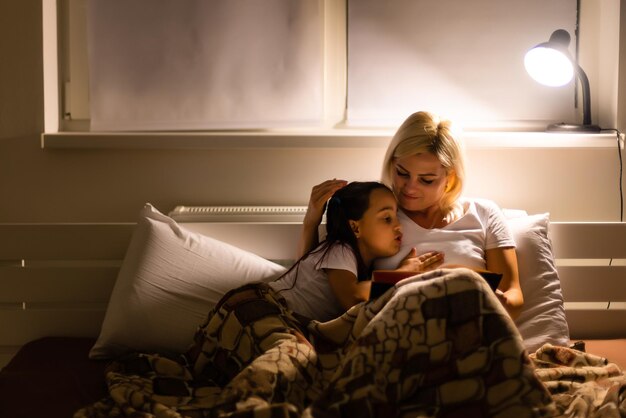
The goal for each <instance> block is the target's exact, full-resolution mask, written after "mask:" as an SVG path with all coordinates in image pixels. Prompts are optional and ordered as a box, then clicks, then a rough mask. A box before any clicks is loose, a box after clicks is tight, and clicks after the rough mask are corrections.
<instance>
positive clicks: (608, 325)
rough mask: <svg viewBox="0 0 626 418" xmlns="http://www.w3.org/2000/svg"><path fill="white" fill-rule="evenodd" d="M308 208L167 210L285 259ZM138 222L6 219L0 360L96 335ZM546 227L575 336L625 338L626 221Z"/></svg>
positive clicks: (190, 224)
mask: <svg viewBox="0 0 626 418" xmlns="http://www.w3.org/2000/svg"><path fill="white" fill-rule="evenodd" d="M304 210H305V208H304V207H276V206H272V207H269V208H268V207H237V208H225V207H219V208H206V209H203V210H197V209H189V208H188V207H187V209H185V210H183V209H182V208H177V209H176V210H175V211H173V212H172V213H171V216H172V217H173V218H174V219H176V220H177V221H178V222H180V223H181V224H183V226H184V227H186V228H189V229H191V230H194V231H198V232H201V233H205V234H208V235H210V236H212V237H214V238H216V239H219V240H222V241H225V242H228V243H230V244H233V245H236V246H238V247H240V248H243V249H246V250H248V251H251V252H254V253H257V254H259V255H261V256H263V257H266V258H268V259H273V260H288V259H293V258H294V257H295V253H296V246H297V242H298V239H299V234H300V226H301V220H302V216H303V215H304ZM133 228H134V224H132V223H69V224H67V223H64V224H25V223H20V224H6V223H4V224H2V223H0V367H1V366H2V365H4V364H5V363H6V361H8V359H9V358H11V356H12V355H13V353H15V352H16V351H17V349H18V348H19V347H20V346H21V345H23V344H25V343H26V342H28V341H31V340H34V339H37V338H40V337H44V336H86V337H96V336H97V335H98V333H99V331H100V326H101V323H102V320H103V317H104V312H105V310H106V307H107V303H108V300H109V297H110V294H111V291H112V289H113V285H114V283H115V279H116V277H117V272H118V270H119V267H120V265H121V262H122V260H123V258H124V255H125V253H126V248H127V246H128V243H129V241H130V237H131V235H132V232H133ZM550 231H551V236H552V239H553V243H554V252H555V255H556V257H557V258H558V259H560V260H558V261H559V274H560V276H561V282H562V287H563V294H564V297H565V300H566V310H567V319H568V322H569V324H570V330H571V332H572V337H573V338H618V337H619V338H625V337H626V320H624V319H625V318H626V265H625V260H626V224H624V223H614V222H609V223H562V222H555V223H552V224H551V227H550ZM610 259H612V262H611V265H609V260H610ZM609 301H610V302H609Z"/></svg>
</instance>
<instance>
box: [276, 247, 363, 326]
mask: <svg viewBox="0 0 626 418" xmlns="http://www.w3.org/2000/svg"><path fill="white" fill-rule="evenodd" d="M318 248H319V247H318ZM316 250H317V249H316ZM323 254H324V251H319V252H313V253H312V254H310V255H309V256H308V257H306V258H305V259H303V260H302V261H301V262H300V264H299V265H298V266H297V267H295V268H294V269H293V270H291V271H290V272H289V274H287V275H285V276H283V277H282V278H280V279H278V280H277V281H275V282H271V283H269V285H270V286H271V287H272V288H273V289H274V290H277V291H280V290H282V289H284V290H282V291H281V292H280V295H282V296H283V297H284V298H285V299H286V300H287V306H289V308H290V309H292V310H293V311H295V312H297V313H299V314H301V315H304V316H306V317H308V318H310V319H316V320H318V321H321V322H325V321H329V320H331V319H334V318H337V317H338V316H340V315H341V314H343V313H344V312H345V309H344V308H343V307H342V306H341V304H340V303H339V301H338V300H337V298H336V297H335V294H334V293H333V290H332V288H331V287H330V283H329V282H328V276H327V275H326V272H325V271H324V269H337V270H347V271H349V272H351V273H353V274H354V277H357V260H356V256H355V255H354V252H353V251H352V249H351V248H350V247H349V246H347V245H342V244H334V245H332V246H331V247H330V248H329V249H328V252H327V253H326V256H325V257H324V259H323V260H322V261H321V262H319V260H320V258H321V257H322V255H323ZM294 280H295V284H294ZM292 286H293V287H292Z"/></svg>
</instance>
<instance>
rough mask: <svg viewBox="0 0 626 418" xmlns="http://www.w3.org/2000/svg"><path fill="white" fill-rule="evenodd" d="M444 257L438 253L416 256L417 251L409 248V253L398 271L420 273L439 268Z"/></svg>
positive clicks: (430, 252) (431, 252)
mask: <svg viewBox="0 0 626 418" xmlns="http://www.w3.org/2000/svg"><path fill="white" fill-rule="evenodd" d="M443 259H444V255H443V253H442V252H439V251H429V252H427V253H424V254H421V255H417V250H416V249H415V248H411V251H410V252H409V253H408V254H407V255H406V257H404V258H403V259H402V261H401V262H400V266H399V267H398V269H397V270H399V271H413V272H417V273H422V272H425V271H430V270H434V269H436V268H438V267H441V265H442V264H443Z"/></svg>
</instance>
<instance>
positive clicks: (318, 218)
mask: <svg viewBox="0 0 626 418" xmlns="http://www.w3.org/2000/svg"><path fill="white" fill-rule="evenodd" d="M346 184H348V182H347V181H345V180H337V179H332V180H326V181H325V182H323V183H320V184H318V185H316V186H313V189H312V190H311V197H310V198H309V205H308V207H307V210H306V214H305V215H304V220H303V221H302V232H301V234H300V241H299V242H298V253H297V254H296V260H298V259H299V258H300V257H302V256H303V255H304V254H306V253H307V252H309V251H310V250H312V249H313V248H315V247H316V246H317V244H319V237H318V234H317V228H318V227H319V225H320V223H322V216H324V210H325V209H326V202H327V201H328V199H330V198H331V196H332V195H333V193H335V192H336V191H337V190H339V189H341V188H342V187H344V186H345V185H346Z"/></svg>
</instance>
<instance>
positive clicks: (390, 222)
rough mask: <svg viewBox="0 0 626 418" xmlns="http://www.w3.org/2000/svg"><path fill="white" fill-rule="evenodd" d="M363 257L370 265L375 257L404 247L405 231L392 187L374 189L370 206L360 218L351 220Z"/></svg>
mask: <svg viewBox="0 0 626 418" xmlns="http://www.w3.org/2000/svg"><path fill="white" fill-rule="evenodd" d="M350 224H351V226H352V230H353V231H354V233H355V235H356V237H357V242H358V245H359V250H360V252H361V256H362V257H363V261H364V262H365V264H366V265H369V264H370V263H371V262H372V261H373V260H374V259H375V258H378V257H389V256H392V255H395V254H396V253H397V252H398V251H400V244H401V241H402V231H401V227H400V222H399V221H398V205H397V203H396V199H395V197H394V196H393V193H391V192H390V191H388V190H385V189H374V190H372V192H371V193H370V197H369V207H368V208H367V210H366V211H365V213H364V214H363V217H362V218H361V219H359V220H358V221H350Z"/></svg>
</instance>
